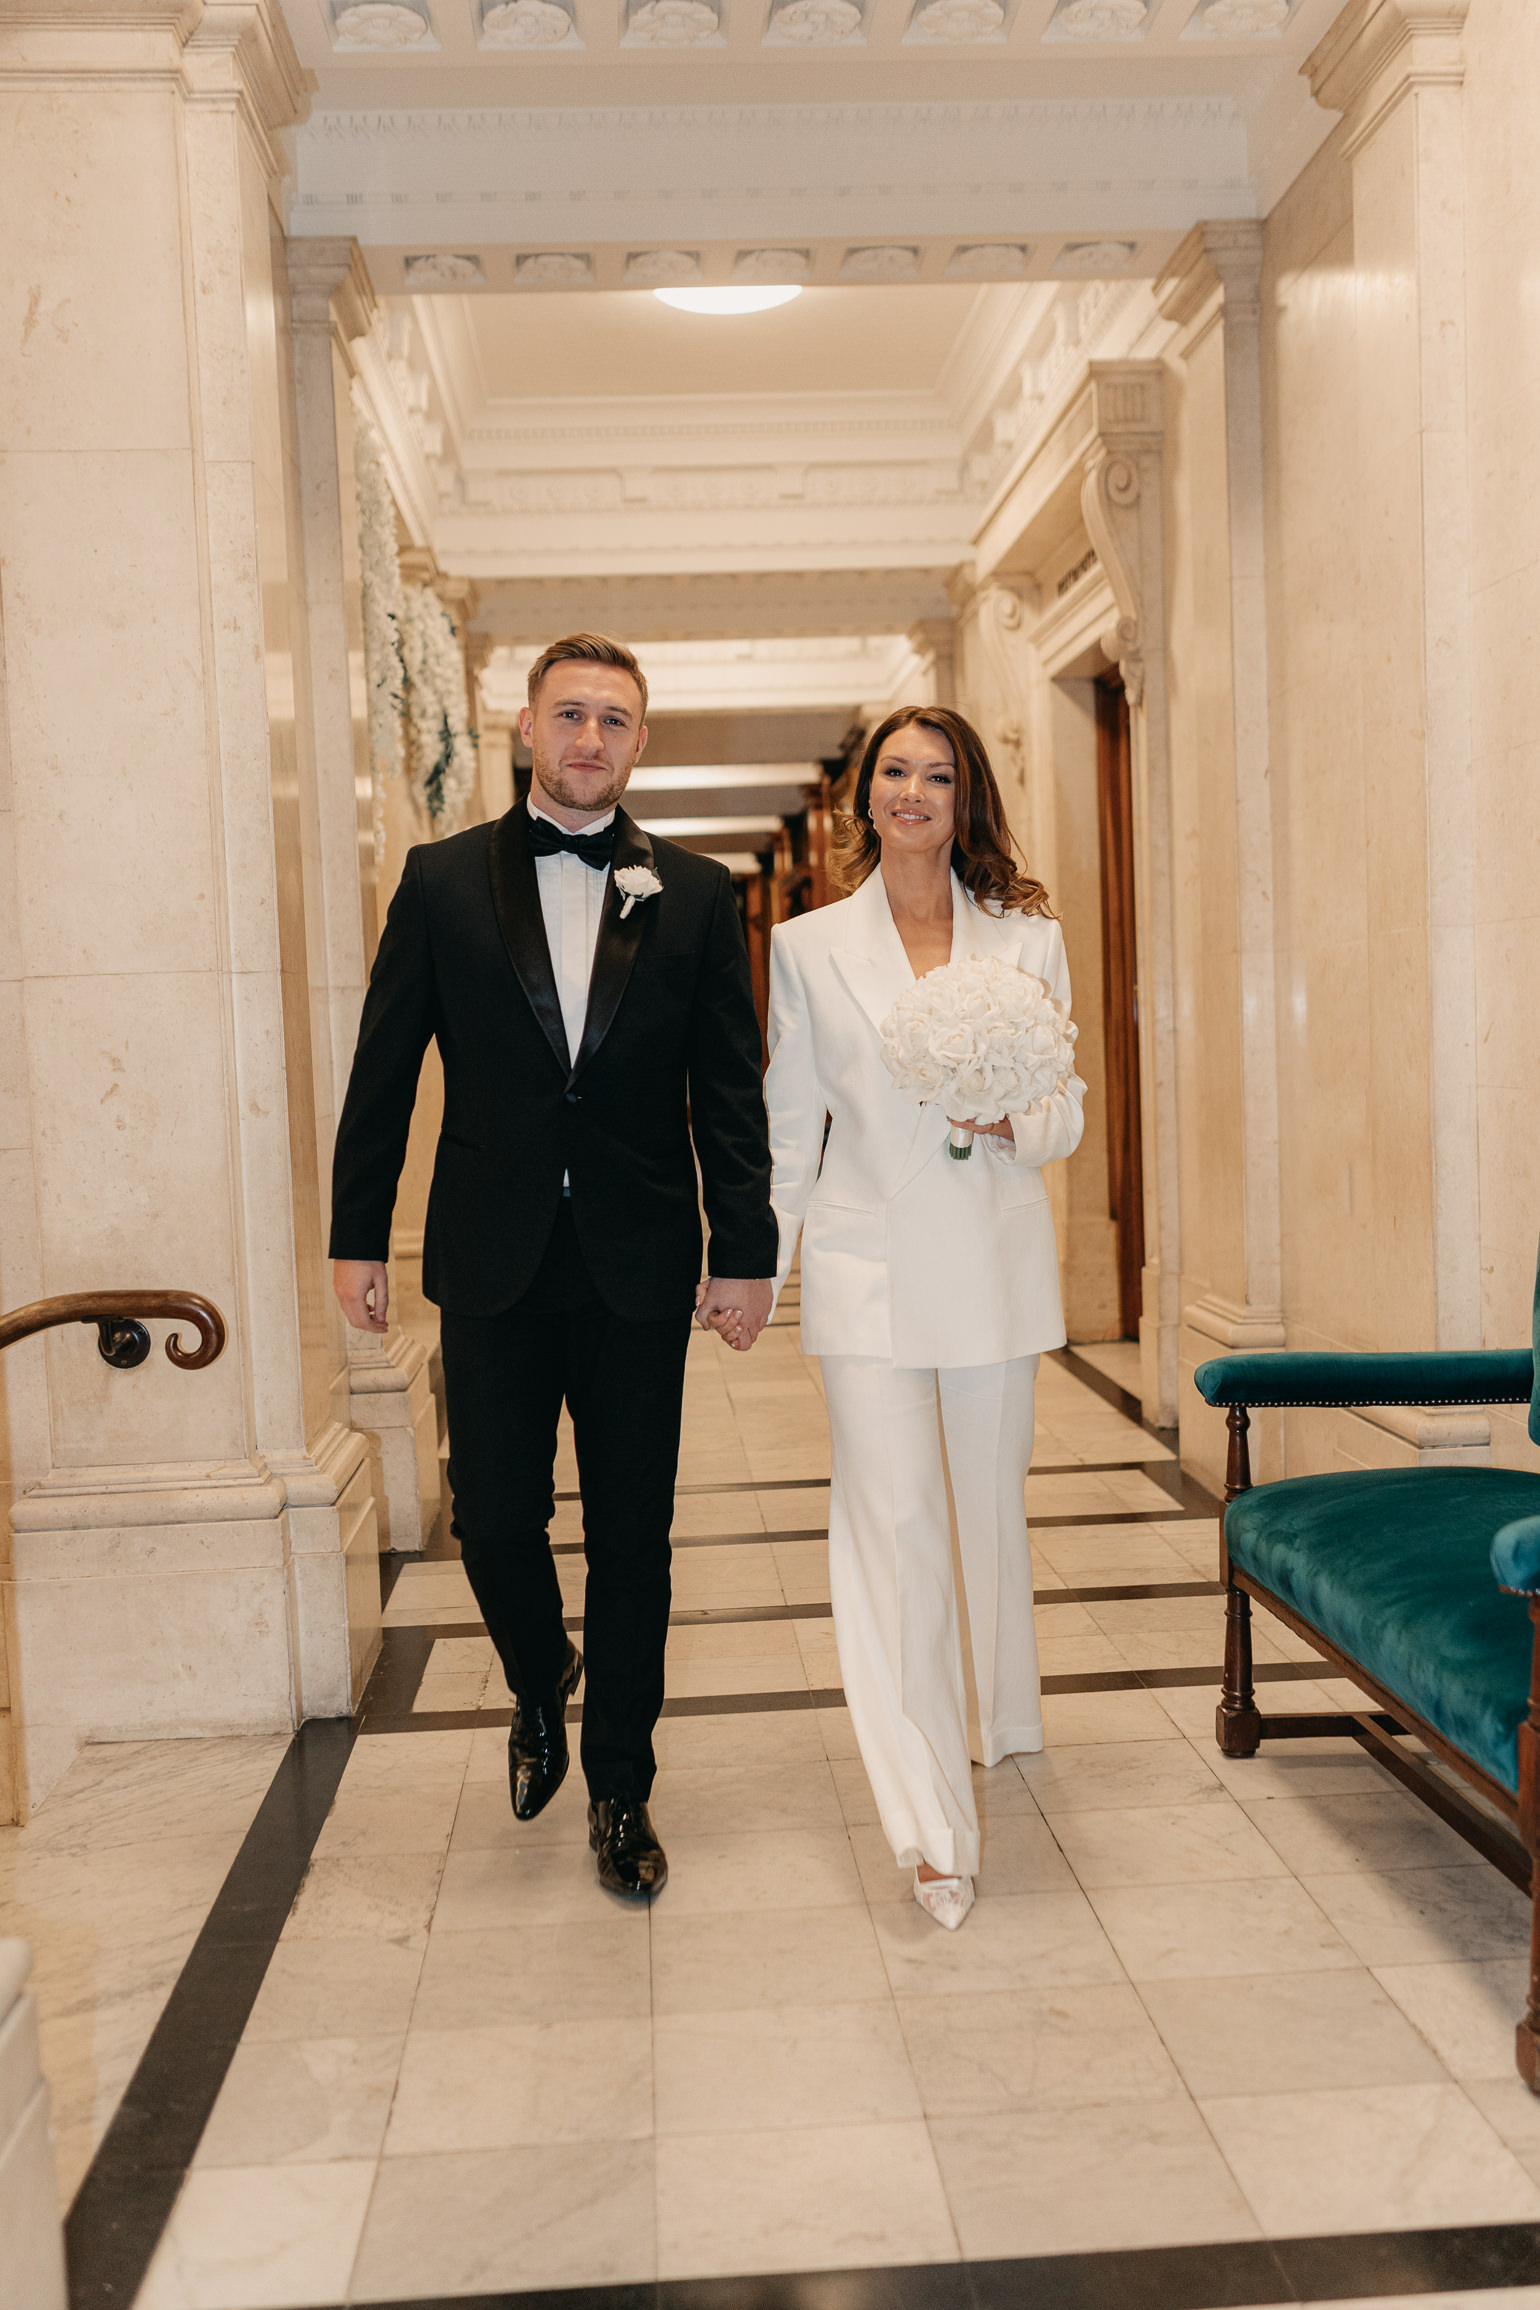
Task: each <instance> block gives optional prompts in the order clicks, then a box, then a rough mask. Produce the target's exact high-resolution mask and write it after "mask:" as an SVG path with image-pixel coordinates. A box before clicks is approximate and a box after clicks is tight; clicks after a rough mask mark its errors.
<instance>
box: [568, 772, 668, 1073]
mask: <svg viewBox="0 0 1540 2310" xmlns="http://www.w3.org/2000/svg"><path fill="white" fill-rule="evenodd" d="M651 864H652V844H651V842H650V841H649V840H648V838H647V836H646V835H645V834H644V833H643V832H642V829H641V828H640V827H639V826H638V825H637V823H636V820H635V819H634V818H631V817H629V816H628V815H627V813H626V812H625V811H624V810H617V811H616V813H615V855H614V859H613V861H612V863H611V867H610V879H609V883H608V885H607V887H606V889H605V893H604V912H603V914H602V915H601V917H600V918H599V938H598V943H597V945H596V946H595V948H594V967H593V973H592V976H591V977H590V979H589V981H588V1013H587V1016H586V1017H585V1019H584V1021H583V1040H582V1042H581V1043H580V1044H579V1045H578V1054H577V1057H576V1058H575V1059H574V1060H573V1062H572V1073H571V1075H570V1077H569V1078H568V1080H569V1081H570V1082H573V1083H575V1082H576V1081H577V1079H578V1077H579V1075H581V1073H582V1072H583V1069H584V1068H585V1067H586V1066H587V1065H588V1062H589V1061H590V1059H591V1058H592V1057H593V1055H594V1053H595V1051H597V1050H598V1048H599V1045H600V1044H601V1043H602V1042H603V1040H604V1038H605V1036H606V1035H607V1034H608V1033H609V1031H610V1028H611V1027H612V1025H613V1024H614V1021H615V1013H616V1012H617V1011H618V1010H619V1008H620V998H621V996H622V995H623V994H624V993H625V991H626V987H627V985H628V984H629V983H630V978H631V966H632V964H633V963H634V962H635V961H636V954H637V949H638V947H640V945H641V943H642V939H643V937H644V936H645V934H646V929H647V925H648V923H649V921H650V920H651V918H652V910H653V908H654V907H655V906H656V905H657V903H658V902H657V900H656V898H641V899H638V900H637V902H636V904H635V906H633V907H632V909H631V912H630V913H629V915H627V916H626V919H625V921H624V922H622V921H621V919H620V917H621V914H622V911H623V910H624V907H625V897H624V894H623V893H622V892H621V891H619V890H617V889H616V887H615V876H616V874H617V873H618V872H619V870H620V869H621V868H623V867H627V866H651Z"/></svg>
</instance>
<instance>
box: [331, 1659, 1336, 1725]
mask: <svg viewBox="0 0 1540 2310" xmlns="http://www.w3.org/2000/svg"><path fill="white" fill-rule="evenodd" d="M1330 1666H1331V1664H1330V1663H1329V1662H1328V1661H1324V1660H1261V1661H1258V1662H1257V1664H1256V1668H1255V1670H1254V1674H1255V1677H1256V1681H1257V1683H1258V1684H1297V1683H1308V1682H1309V1681H1310V1680H1311V1679H1313V1678H1315V1677H1318V1676H1320V1675H1321V1674H1322V1673H1323V1671H1324V1672H1326V1673H1328V1674H1329V1673H1330ZM1223 1680H1224V1670H1223V1668H1222V1667H1221V1666H1220V1665H1219V1663H1218V1662H1217V1661H1216V1662H1215V1663H1214V1665H1213V1666H1212V1667H1211V1668H1210V1667H1204V1668H1100V1669H1080V1670H1077V1671H1076V1673H1075V1674H1074V1675H1073V1676H1068V1675H1066V1676H1045V1677H1044V1678H1043V1691H1044V1693H1045V1695H1046V1694H1057V1693H1086V1692H1157V1691H1159V1692H1168V1691H1176V1690H1180V1689H1181V1688H1183V1687H1185V1686H1188V1685H1192V1686H1201V1685H1213V1684H1220V1683H1222V1682H1223ZM844 1706H845V1695H844V1692H843V1690H842V1689H841V1688H840V1687H839V1686H838V1685H832V1686H830V1687H829V1688H828V1689H827V1690H819V1691H814V1692H802V1691H794V1692H719V1693H679V1694H676V1695H675V1697H674V1698H673V1699H671V1700H666V1701H665V1702H664V1703H663V1714H664V1715H665V1716H666V1717H669V1716H759V1715H776V1714H779V1713H780V1712H781V1711H783V1710H786V1709H805V1708H843V1707H844ZM582 1716H583V1704H582V1702H581V1701H573V1702H571V1704H570V1705H569V1707H568V1709H567V1722H568V1724H579V1723H581V1721H582ZM512 1722H513V1711H512V1709H507V1708H443V1709H433V1708H422V1709H410V1710H403V1711H401V1712H400V1713H397V1714H390V1713H388V1712H387V1711H386V1710H384V1709H382V1708H377V1709H373V1710H371V1711H369V1713H368V1714H366V1715H365V1716H364V1717H363V1719H362V1720H361V1722H360V1724H359V1727H358V1729H359V1731H360V1733H422V1732H465V1731H467V1730H470V1731H473V1732H474V1731H480V1730H490V1729H493V1728H495V1727H497V1726H507V1725H510V1724H512Z"/></svg>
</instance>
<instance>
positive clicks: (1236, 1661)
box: [1214, 1404, 1262, 1757]
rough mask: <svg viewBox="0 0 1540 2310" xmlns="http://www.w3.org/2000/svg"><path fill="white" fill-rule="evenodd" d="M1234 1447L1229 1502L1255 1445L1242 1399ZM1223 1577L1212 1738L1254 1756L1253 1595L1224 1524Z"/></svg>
mask: <svg viewBox="0 0 1540 2310" xmlns="http://www.w3.org/2000/svg"><path fill="white" fill-rule="evenodd" d="M1225 1426H1226V1427H1227V1428H1228V1429H1229V1431H1230V1451H1229V1457H1228V1459H1227V1461H1226V1464H1225V1507H1226V1508H1227V1509H1228V1508H1229V1505H1230V1502H1231V1501H1232V1500H1233V1499H1235V1498H1236V1497H1237V1496H1238V1495H1239V1494H1240V1493H1242V1492H1249V1491H1250V1489H1251V1448H1250V1445H1249V1443H1248V1441H1247V1430H1248V1429H1249V1428H1250V1426H1251V1415H1250V1413H1249V1412H1248V1411H1247V1409H1246V1407H1245V1405H1244V1404H1232V1405H1231V1406H1230V1409H1229V1411H1228V1412H1227V1413H1226V1414H1225ZM1219 1577H1220V1579H1221V1580H1223V1582H1224V1584H1225V1672H1224V1683H1223V1684H1222V1685H1221V1687H1220V1692H1219V1706H1218V1708H1217V1709H1216V1710H1215V1711H1214V1738H1215V1740H1216V1741H1217V1742H1218V1743H1219V1747H1220V1751H1221V1753H1222V1754H1223V1755H1224V1756H1227V1757H1254V1756H1255V1755H1256V1753H1257V1750H1258V1748H1259V1747H1260V1745H1261V1741H1262V1719H1261V1716H1260V1715H1259V1713H1258V1710H1257V1694H1256V1686H1255V1684H1254V1682H1253V1681H1252V1672H1251V1598H1250V1597H1249V1596H1248V1595H1247V1594H1246V1592H1245V1590H1244V1589H1241V1588H1237V1587H1236V1586H1235V1583H1234V1582H1233V1581H1232V1580H1231V1578H1230V1553H1229V1550H1228V1549H1227V1548H1226V1546H1225V1543H1224V1526H1223V1525H1222V1524H1221V1526H1220V1539H1219Z"/></svg>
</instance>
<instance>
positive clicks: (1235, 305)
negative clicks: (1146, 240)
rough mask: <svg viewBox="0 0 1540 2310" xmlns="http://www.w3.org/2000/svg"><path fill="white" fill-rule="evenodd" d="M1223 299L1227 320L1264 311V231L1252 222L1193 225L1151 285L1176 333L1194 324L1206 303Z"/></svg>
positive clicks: (1238, 219) (1250, 219) (1235, 220)
mask: <svg viewBox="0 0 1540 2310" xmlns="http://www.w3.org/2000/svg"><path fill="white" fill-rule="evenodd" d="M1216 294H1217V295H1219V296H1221V297H1222V298H1223V300H1224V309H1225V313H1226V316H1227V317H1232V316H1233V317H1234V318H1235V319H1237V320H1253V321H1254V320H1256V319H1258V318H1259V317H1260V314H1261V309H1262V226H1261V224H1260V222H1259V221H1258V219H1257V218H1255V217H1235V218H1225V219H1220V220H1217V221H1215V222H1213V223H1208V224H1201V225H1194V226H1193V228H1192V231H1191V232H1190V233H1189V234H1188V235H1187V237H1186V239H1185V240H1183V241H1181V242H1180V243H1179V244H1178V246H1177V247H1176V248H1175V249H1174V250H1173V251H1172V253H1171V255H1170V256H1169V257H1168V258H1167V260H1166V266H1165V270H1164V271H1163V272H1162V273H1161V275H1160V277H1159V278H1158V280H1157V281H1156V283H1155V302H1156V304H1157V306H1158V307H1159V309H1160V311H1161V314H1162V315H1163V317H1164V318H1165V319H1166V320H1168V321H1172V322H1174V323H1175V324H1176V326H1177V327H1178V328H1183V329H1184V328H1186V327H1187V325H1188V324H1189V322H1191V321H1194V320H1196V318H1197V316H1198V315H1199V314H1200V313H1201V312H1202V311H1203V308H1204V307H1205V305H1207V304H1208V302H1209V300H1210V298H1212V297H1213V296H1215V295H1216Z"/></svg>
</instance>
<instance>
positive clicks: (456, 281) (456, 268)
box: [401, 249, 487, 289]
mask: <svg viewBox="0 0 1540 2310" xmlns="http://www.w3.org/2000/svg"><path fill="white" fill-rule="evenodd" d="M401 270H402V272H403V273H404V274H405V275H406V285H407V287H408V288H409V289H484V288H485V287H486V285H487V276H486V274H485V273H484V272H483V271H482V267H481V259H480V258H479V257H466V256H456V255H454V254H452V253H451V252H450V251H449V250H447V249H434V250H431V251H430V252H429V253H428V254H427V255H425V256H420V257H403V258H402V260H401Z"/></svg>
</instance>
